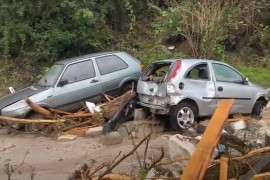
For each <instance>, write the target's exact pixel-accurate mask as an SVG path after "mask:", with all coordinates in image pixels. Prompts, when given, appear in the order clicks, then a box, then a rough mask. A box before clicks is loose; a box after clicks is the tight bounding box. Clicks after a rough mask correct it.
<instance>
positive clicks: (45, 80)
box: [38, 64, 63, 87]
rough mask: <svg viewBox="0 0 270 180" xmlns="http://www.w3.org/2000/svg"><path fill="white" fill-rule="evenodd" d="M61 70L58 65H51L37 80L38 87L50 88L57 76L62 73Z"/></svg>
mask: <svg viewBox="0 0 270 180" xmlns="http://www.w3.org/2000/svg"><path fill="white" fill-rule="evenodd" d="M62 69H63V65H60V64H55V65H53V66H52V67H51V68H50V69H49V70H48V71H47V72H46V73H45V75H44V76H43V77H42V78H41V79H40V80H39V82H38V86H42V87H51V86H52V85H53V83H54V82H55V81H56V79H57V78H58V76H59V74H60V73H61V72H62Z"/></svg>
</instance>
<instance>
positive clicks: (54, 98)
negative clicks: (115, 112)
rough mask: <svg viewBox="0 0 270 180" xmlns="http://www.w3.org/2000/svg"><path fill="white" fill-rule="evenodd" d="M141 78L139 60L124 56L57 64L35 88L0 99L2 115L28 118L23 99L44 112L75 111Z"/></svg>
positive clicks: (83, 58) (103, 55) (114, 54)
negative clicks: (54, 109)
mask: <svg viewBox="0 0 270 180" xmlns="http://www.w3.org/2000/svg"><path fill="white" fill-rule="evenodd" d="M141 75H142V67H141V63H140V61H139V60H137V59H135V58H134V57H132V56H130V55H129V54H127V53H125V52H106V53H97V54H89V55H85V56H80V57H76V58H71V59H66V60H62V61H58V62H56V63H55V64H54V65H53V66H52V67H51V68H50V69H49V71H48V72H47V73H46V74H45V75H44V76H43V77H42V78H41V79H40V81H39V82H38V83H37V85H35V86H31V87H28V88H25V89H22V90H20V91H17V92H16V93H14V94H11V95H9V96H6V97H4V98H1V99H0V111H1V115H3V116H9V117H20V118H25V117H27V118H31V117H33V116H36V114H35V113H34V112H33V111H32V110H31V109H30V107H29V106H28V105H27V104H26V103H25V101H24V100H23V98H24V97H25V96H28V97H29V99H30V100H32V101H33V102H35V103H37V104H39V105H40V106H42V107H45V108H50V107H51V108H58V109H61V110H65V111H74V110H77V109H79V108H81V107H82V106H83V103H82V102H84V101H91V102H98V101H100V100H101V99H102V97H103V95H102V94H101V93H102V92H104V93H108V94H111V95H116V94H120V93H123V92H125V91H127V90H128V88H130V86H131V85H132V83H133V82H137V80H138V79H139V77H140V76H141Z"/></svg>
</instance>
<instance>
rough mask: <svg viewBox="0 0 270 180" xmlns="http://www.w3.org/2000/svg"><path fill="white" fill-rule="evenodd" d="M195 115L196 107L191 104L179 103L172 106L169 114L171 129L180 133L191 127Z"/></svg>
mask: <svg viewBox="0 0 270 180" xmlns="http://www.w3.org/2000/svg"><path fill="white" fill-rule="evenodd" d="M197 114H198V110H197V107H196V105H194V104H193V103H188V102H182V103H179V104H178V105H176V106H174V107H173V108H172V110H171V112H170V123H171V126H172V128H173V129H175V130H178V131H181V130H183V129H186V128H188V127H190V126H192V125H193V123H194V122H195V119H196V117H197Z"/></svg>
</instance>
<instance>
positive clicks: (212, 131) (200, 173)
mask: <svg viewBox="0 0 270 180" xmlns="http://www.w3.org/2000/svg"><path fill="white" fill-rule="evenodd" d="M233 103H234V100H233V99H226V100H221V101H220V103H219V105H218V107H217V109H216V111H215V113H214V115H213V117H212V118H211V120H210V123H209V124H208V126H207V128H206V130H205V132H204V134H203V136H202V139H201V140H200V142H199V144H198V145H197V148H196V150H195V152H194V154H193V155H192V157H191V159H190V161H189V162H188V165H187V168H186V169H185V170H184V173H183V175H182V177H181V179H182V180H200V179H202V178H203V177H204V175H205V172H206V170H207V167H208V165H209V162H210V160H211V155H212V153H213V151H214V149H215V147H216V145H217V143H218V140H219V138H220V135H221V132H222V129H223V126H224V123H225V121H226V120H227V118H228V115H229V113H230V110H231V107H232V105H233Z"/></svg>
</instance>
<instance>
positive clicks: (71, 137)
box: [57, 134, 77, 142]
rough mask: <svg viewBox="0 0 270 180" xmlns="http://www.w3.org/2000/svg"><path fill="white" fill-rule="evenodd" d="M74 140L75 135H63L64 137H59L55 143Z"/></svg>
mask: <svg viewBox="0 0 270 180" xmlns="http://www.w3.org/2000/svg"><path fill="white" fill-rule="evenodd" d="M76 138H77V135H72V134H65V135H61V136H59V137H58V139H57V141H59V142H68V141H73V140H75V139H76Z"/></svg>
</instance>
